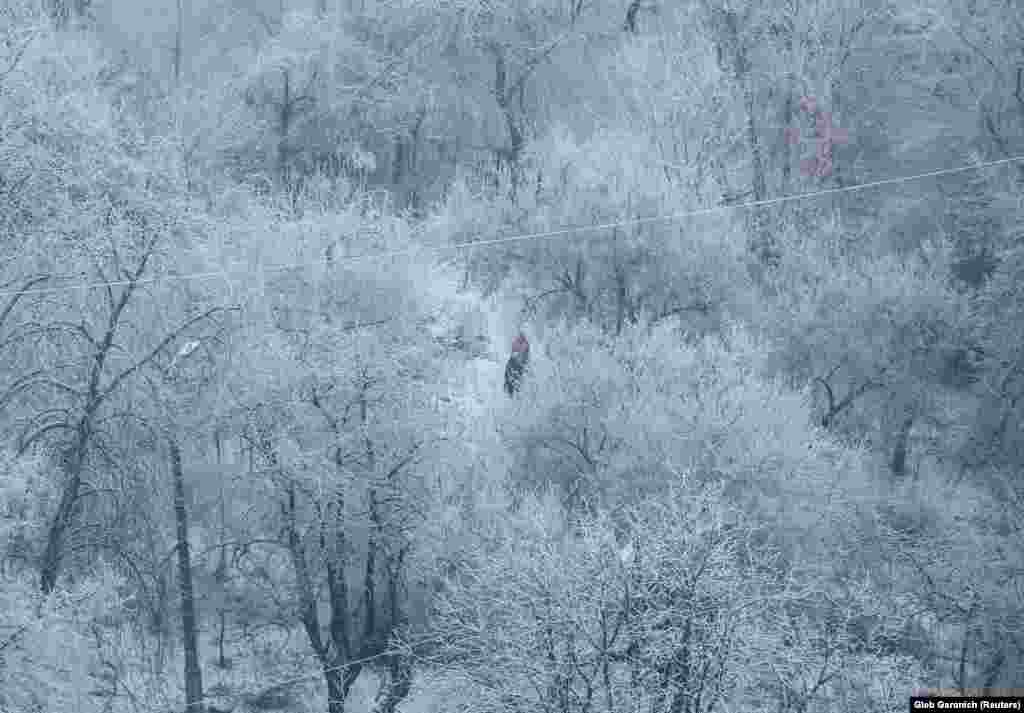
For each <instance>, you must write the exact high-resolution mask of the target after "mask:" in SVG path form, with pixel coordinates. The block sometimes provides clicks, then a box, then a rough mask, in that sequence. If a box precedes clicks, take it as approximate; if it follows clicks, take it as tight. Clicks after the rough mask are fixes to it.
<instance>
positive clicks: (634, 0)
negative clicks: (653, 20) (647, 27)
mask: <svg viewBox="0 0 1024 713" xmlns="http://www.w3.org/2000/svg"><path fill="white" fill-rule="evenodd" d="M639 12H640V0H631V1H630V3H629V7H628V8H626V21H625V22H624V23H623V24H622V29H624V30H625V31H626V32H629V33H630V34H633V35H635V34H636V16H637V14H638V13H639Z"/></svg>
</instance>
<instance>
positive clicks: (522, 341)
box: [505, 332, 530, 396]
mask: <svg viewBox="0 0 1024 713" xmlns="http://www.w3.org/2000/svg"><path fill="white" fill-rule="evenodd" d="M529 361H530V342H529V341H527V339H526V335H524V334H523V333H522V332H520V333H519V336H517V337H516V338H515V339H514V340H513V341H512V356H510V357H509V358H508V364H506V365H505V393H507V394H508V395H509V396H514V395H515V393H516V392H517V391H519V385H520V384H521V383H522V379H523V372H525V371H526V365H527V363H528V362H529Z"/></svg>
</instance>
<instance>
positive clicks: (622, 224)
mask: <svg viewBox="0 0 1024 713" xmlns="http://www.w3.org/2000/svg"><path fill="white" fill-rule="evenodd" d="M1020 162H1024V155H1020V156H1012V157H1010V158H1003V159H998V160H996V161H986V162H984V163H975V164H971V165H969V166H958V167H956V168H944V169H939V170H936V171H927V172H925V173H916V174H913V175H910V176H898V177H896V178H884V179H881V180H878V181H868V182H866V183H858V184H856V185H852V186H840V187H839V188H824V189H822V190H819V191H809V192H807V193H796V194H793V195H788V196H781V197H779V198H766V199H763V200H756V201H748V202H746V203H737V204H735V205H724V206H713V207H711V208H699V209H697V210H689V211H683V212H681V213H670V214H668V215H656V216H649V217H646V218H631V219H629V220H619V221H612V222H608V223H592V224H590V225H579V226H572V227H568V228H559V229H557V230H546V231H540V232H536V233H522V234H519V235H507V236H504V237H500V238H490V239H488V240H477V241H475V242H471V243H461V244H457V245H439V246H433V247H430V246H417V247H412V248H403V249H401V250H388V251H384V252H378V253H367V254H365V255H352V256H349V257H345V258H336V259H335V260H334V263H335V264H336V265H338V264H351V263H357V262H361V261H364V260H386V259H388V258H394V257H404V256H412V255H416V254H422V253H441V252H445V251H459V250H471V249H474V248H481V247H493V246H495V245H504V244H508V243H516V242H525V241H529V240H544V239H549V238H557V237H564V236H566V235H573V234H575V233H583V232H586V231H600V230H610V229H614V228H628V227H631V226H636V225H647V224H650V223H662V222H673V221H677V220H683V219H685V218H694V217H699V216H705V215H715V214H720V213H728V212H730V211H734V210H743V209H748V208H762V207H766V206H773V205H780V204H782V203H789V202H793V201H800V200H806V199H810V198H818V197H821V196H828V195H837V194H840V193H852V192H854V191H863V190H867V189H869V188H879V187H881V186H893V185H898V184H901V183H908V182H910V181H918V180H921V179H924V178H935V177H937V176H949V175H954V174H957V173H965V172H967V171H975V170H979V169H983V168H993V167H995V166H1005V165H1008V164H1011V163H1020ZM239 264H240V263H235V264H234V265H232V267H234V266H237V265H239ZM319 264H321V261H319V260H317V261H316V262H299V263H292V264H289V265H278V266H276V267H264V268H261V269H260V271H261V272H262V273H263V274H265V275H266V274H270V273H274V272H284V271H287V270H295V269H300V268H304V267H312V266H313V265H319ZM227 270H228V268H223V269H220V270H211V271H206V272H194V273H188V274H184V275H163V276H155V277H147V278H140V279H138V280H134V281H133V280H111V281H109V282H91V283H80V284H77V285H64V286H63V287H40V288H32V289H29V290H24V291H20V290H5V291H2V292H0V298H2V297H14V296H16V295H32V294H54V293H59V292H71V291H77V290H96V289H106V288H109V287H126V286H128V285H132V284H134V285H143V284H153V283H158V282H186V281H192V280H204V279H213V278H221V279H228V280H230V277H228V276H227Z"/></svg>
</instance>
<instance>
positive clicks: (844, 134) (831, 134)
mask: <svg viewBox="0 0 1024 713" xmlns="http://www.w3.org/2000/svg"><path fill="white" fill-rule="evenodd" d="M800 110H801V111H803V112H806V113H808V114H813V115H814V133H815V136H816V141H817V145H818V147H817V150H816V151H815V156H814V158H809V159H804V160H803V161H801V162H800V170H801V171H802V172H803V173H804V175H807V176H818V177H823V176H828V175H829V174H831V173H832V147H833V146H835V145H836V144H845V143H846V142H847V141H849V139H850V134H849V132H848V131H847V130H846V129H841V128H839V127H838V126H834V125H833V124H832V114H831V112H827V111H820V110H819V109H818V102H817V101H816V100H815V99H814V97H803V98H802V99H801V100H800ZM785 138H786V143H787V144H790V145H795V144H798V143H800V129H798V128H796V127H792V126H791V127H788V128H787V129H786V131H785Z"/></svg>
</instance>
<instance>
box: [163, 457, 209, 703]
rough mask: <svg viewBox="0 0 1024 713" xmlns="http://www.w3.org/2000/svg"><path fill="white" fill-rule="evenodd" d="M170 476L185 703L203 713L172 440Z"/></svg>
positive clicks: (181, 488)
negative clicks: (176, 538)
mask: <svg viewBox="0 0 1024 713" xmlns="http://www.w3.org/2000/svg"><path fill="white" fill-rule="evenodd" d="M170 449H171V475H172V477H173V478H174V522H175V525H176V527H177V534H178V542H177V550H178V588H179V592H180V596H181V633H182V643H183V646H184V647H185V703H186V705H187V708H188V710H189V712H190V713H202V711H203V672H202V669H201V668H200V665H199V635H198V631H197V628H198V620H197V617H196V604H195V595H194V592H193V588H192V558H191V553H190V551H189V546H188V511H187V510H186V508H185V476H184V473H183V472H182V467H181V448H180V447H179V446H178V443H177V442H176V441H175V440H174V439H173V438H172V439H170Z"/></svg>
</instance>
